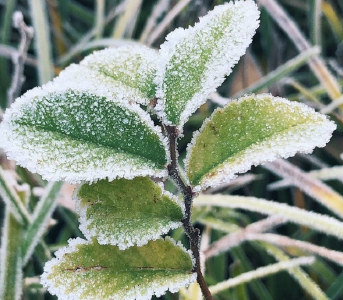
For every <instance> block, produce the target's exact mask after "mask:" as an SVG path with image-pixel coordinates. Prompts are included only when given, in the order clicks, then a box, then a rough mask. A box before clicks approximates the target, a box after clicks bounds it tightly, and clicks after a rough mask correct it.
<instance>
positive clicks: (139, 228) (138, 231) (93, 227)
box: [74, 177, 183, 250]
mask: <svg viewBox="0 0 343 300" xmlns="http://www.w3.org/2000/svg"><path fill="white" fill-rule="evenodd" d="M74 197H75V198H76V200H77V202H76V210H77V212H78V214H79V215H80V229H81V231H82V232H83V234H84V235H85V237H86V238H88V239H90V238H91V237H95V238H96V239H97V240H98V242H99V243H100V244H103V245H104V244H105V245H106V244H110V245H118V247H119V249H121V250H123V249H125V248H128V247H131V246H133V245H138V246H142V245H145V244H146V243H148V241H149V240H156V239H158V238H159V237H160V236H161V235H162V234H166V233H168V231H169V230H170V229H175V228H178V227H180V226H181V225H182V224H181V219H182V218H183V211H182V209H181V206H180V205H179V204H178V203H177V199H176V198H175V197H174V196H173V195H171V194H170V193H167V192H165V191H163V190H162V188H161V187H160V186H159V185H158V184H156V183H154V182H153V181H152V180H151V179H149V178H148V177H136V178H134V179H133V180H127V179H117V180H114V181H112V182H108V181H107V180H101V181H98V182H96V183H93V184H90V185H89V184H83V185H82V186H81V187H80V188H79V189H77V190H76V191H75V196H74Z"/></svg>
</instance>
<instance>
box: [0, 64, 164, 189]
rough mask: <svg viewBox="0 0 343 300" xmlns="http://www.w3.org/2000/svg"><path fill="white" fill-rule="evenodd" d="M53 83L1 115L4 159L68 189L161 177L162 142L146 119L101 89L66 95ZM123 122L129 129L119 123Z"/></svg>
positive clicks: (60, 82)
mask: <svg viewBox="0 0 343 300" xmlns="http://www.w3.org/2000/svg"><path fill="white" fill-rule="evenodd" d="M73 69H74V67H71V68H70V69H69V71H67V72H70V74H72V73H73V72H72V70H73ZM55 81H56V83H55V82H50V83H48V84H46V85H45V86H43V87H42V88H40V87H39V88H35V89H32V90H30V91H28V92H27V93H26V94H24V95H23V96H22V97H20V98H18V99H17V100H16V102H15V103H14V104H13V105H12V107H11V108H10V109H8V110H7V111H6V114H5V115H4V120H3V122H2V123H1V125H0V134H1V136H2V147H3V148H4V150H5V151H6V152H7V155H8V157H9V158H10V159H14V160H16V161H17V163H18V164H19V165H21V166H23V167H26V168H28V169H29V170H30V171H31V172H34V173H35V172H37V173H40V174H41V175H42V176H43V177H44V178H45V179H47V180H53V181H58V180H66V181H68V182H70V183H78V182H81V181H89V182H92V181H95V180H98V179H101V178H106V177H108V179H109V180H113V179H115V178H119V177H124V178H128V179H131V178H134V177H135V176H157V177H165V176H166V175H167V172H166V170H165V169H164V166H163V165H164V164H165V165H166V164H167V163H168V161H169V156H168V155H169V154H168V151H167V149H168V141H167V139H166V137H163V135H162V132H161V128H160V127H157V126H154V124H153V121H152V120H151V118H150V116H149V115H148V113H146V112H145V111H143V110H142V109H141V108H140V107H139V106H138V105H137V104H134V103H126V102H124V101H120V99H119V100H118V98H119V96H118V97H116V98H113V97H111V96H110V94H111V93H112V92H111V91H108V90H106V88H105V89H101V88H99V89H98V90H97V91H95V90H94V89H93V88H92V87H90V89H87V87H86V86H82V84H78V83H77V84H76V85H75V87H76V88H75V90H72V89H68V87H69V86H70V85H72V81H71V80H69V82H68V80H64V79H61V78H59V79H56V80H55ZM104 86H106V85H104ZM123 95H124V94H123ZM127 118H130V119H131V122H132V124H124V123H123V122H121V120H124V119H127ZM113 126H114V127H113ZM115 140H116V142H115ZM106 141H107V142H106ZM113 143H114V144H113ZM128 144H132V145H128ZM144 144H146V145H145V146H144ZM111 145H112V146H111ZM115 145H116V146H115ZM142 147H143V148H142ZM153 149H155V150H153ZM154 151H157V152H156V153H154ZM161 151H162V152H161ZM143 152H145V153H146V155H147V156H146V157H144V154H143V156H142V155H141V154H142V153H143ZM149 153H150V154H149ZM162 153H164V154H162ZM148 156H150V158H148ZM153 156H155V157H153ZM163 156H165V158H163ZM156 157H160V158H159V160H160V162H159V163H157V161H156ZM147 158H148V159H147ZM162 161H164V163H162ZM161 163H162V165H161Z"/></svg>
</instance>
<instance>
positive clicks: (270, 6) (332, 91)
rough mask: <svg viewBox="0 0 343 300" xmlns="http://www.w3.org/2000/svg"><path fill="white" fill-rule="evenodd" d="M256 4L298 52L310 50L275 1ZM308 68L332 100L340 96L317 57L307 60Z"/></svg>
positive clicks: (307, 43) (328, 73)
mask: <svg viewBox="0 0 343 300" xmlns="http://www.w3.org/2000/svg"><path fill="white" fill-rule="evenodd" d="M257 2H258V3H260V4H261V5H263V6H264V7H265V8H266V9H267V11H268V12H269V15H270V16H271V17H272V18H273V19H274V20H275V22H276V23H277V24H278V25H279V26H280V28H281V29H282V30H283V31H284V32H285V33H286V34H287V35H288V36H289V38H290V39H291V40H292V41H293V43H294V45H295V46H296V47H297V49H298V50H299V52H304V51H306V50H307V49H309V48H311V45H310V43H309V42H308V41H307V40H306V38H305V37H304V36H303V34H302V33H301V32H300V30H299V28H298V26H297V25H296V24H295V22H294V21H293V20H292V19H291V18H290V17H289V16H288V15H287V14H286V12H285V11H284V10H283V9H282V7H281V6H280V5H279V4H278V3H277V2H276V1H275V0H258V1H257ZM309 66H310V68H311V69H312V71H313V72H314V74H315V75H316V76H317V78H318V79H319V81H320V82H321V84H322V85H323V86H324V87H325V88H326V91H327V93H328V95H329V96H330V98H331V99H332V100H336V99H338V98H339V97H341V96H342V94H341V89H340V85H339V83H338V81H337V80H336V78H335V77H334V76H333V75H332V74H331V73H330V71H329V70H328V68H327V67H326V65H325V63H324V61H323V60H322V58H321V57H320V56H319V55H317V56H314V57H313V58H312V59H310V60H309Z"/></svg>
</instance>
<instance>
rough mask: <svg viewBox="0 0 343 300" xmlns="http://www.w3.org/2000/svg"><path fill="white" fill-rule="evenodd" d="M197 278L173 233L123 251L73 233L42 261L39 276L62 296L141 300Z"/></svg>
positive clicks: (190, 261) (72, 298) (85, 298)
mask: <svg viewBox="0 0 343 300" xmlns="http://www.w3.org/2000/svg"><path fill="white" fill-rule="evenodd" d="M195 279H196V274H194V273H192V259H191V257H190V255H189V254H188V253H187V252H186V251H185V249H184V248H183V247H181V246H178V245H176V244H175V242H174V241H173V240H171V239H166V240H162V239H159V240H156V241H150V242H149V243H148V244H147V245H145V246H143V247H137V246H134V247H131V248H128V249H126V250H124V251H121V250H119V248H118V247H116V246H110V245H99V244H98V243H97V242H96V241H95V240H93V241H89V242H87V241H84V240H82V239H80V238H77V239H74V240H70V241H69V247H65V248H62V249H60V250H58V251H57V252H56V258H54V259H52V260H51V261H49V262H48V263H46V265H45V267H44V273H43V275H42V278H41V282H42V284H43V285H44V286H45V287H47V288H48V290H49V292H50V293H52V294H55V295H57V296H58V298H59V299H60V300H64V299H66V300H77V299H82V300H88V299H89V300H90V299H92V300H93V299H101V300H107V299H108V300H122V299H125V300H131V299H132V300H133V299H140V300H144V299H150V298H151V297H152V296H153V295H156V296H161V295H163V294H164V293H165V292H166V291H167V290H168V289H169V290H170V291H171V292H176V291H178V290H179V288H180V287H183V286H185V285H188V284H190V283H192V282H194V281H195Z"/></svg>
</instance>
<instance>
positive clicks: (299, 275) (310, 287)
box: [259, 242, 329, 300]
mask: <svg viewBox="0 0 343 300" xmlns="http://www.w3.org/2000/svg"><path fill="white" fill-rule="evenodd" d="M259 245H260V246H262V248H264V249H265V250H266V251H267V252H268V253H269V254H270V255H271V256H273V257H274V258H275V259H276V260H278V261H289V260H290V257H289V256H287V255H286V254H285V253H284V252H283V251H282V250H280V249H279V248H277V247H275V246H273V245H270V244H268V243H265V242H260V243H259ZM288 272H289V274H290V275H291V276H292V277H293V278H294V279H295V280H296V281H298V283H299V284H300V285H301V286H302V287H303V289H304V290H305V291H306V292H307V293H308V294H309V295H311V296H312V298H313V299H315V300H329V298H328V297H327V296H326V295H325V293H324V292H323V291H322V290H321V289H320V287H319V286H318V285H317V284H316V283H315V282H314V281H313V280H312V279H311V278H310V277H309V276H308V275H307V273H305V272H304V271H303V270H302V269H301V268H299V267H295V268H293V269H289V270H288Z"/></svg>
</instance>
